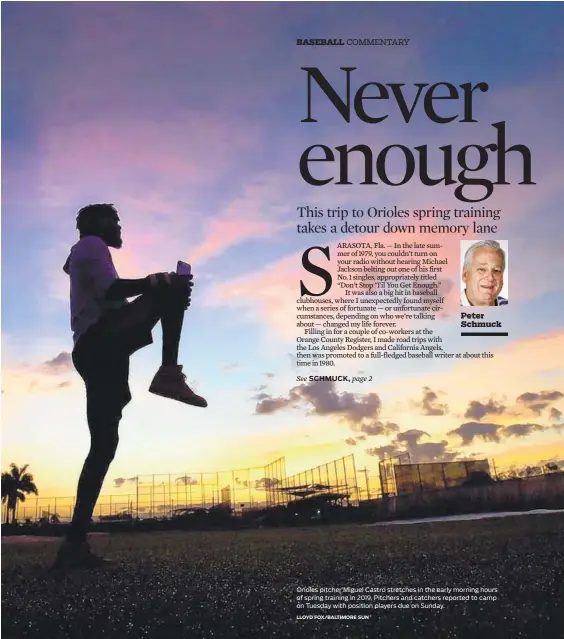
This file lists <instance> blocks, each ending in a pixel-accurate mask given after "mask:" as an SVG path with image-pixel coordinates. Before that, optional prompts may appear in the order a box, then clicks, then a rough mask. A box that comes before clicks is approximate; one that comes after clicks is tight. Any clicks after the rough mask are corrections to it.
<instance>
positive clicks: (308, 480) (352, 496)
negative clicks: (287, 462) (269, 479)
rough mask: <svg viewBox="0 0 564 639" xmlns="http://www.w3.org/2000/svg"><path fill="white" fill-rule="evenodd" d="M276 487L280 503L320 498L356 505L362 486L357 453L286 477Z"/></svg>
mask: <svg viewBox="0 0 564 639" xmlns="http://www.w3.org/2000/svg"><path fill="white" fill-rule="evenodd" d="M275 490H276V491H277V492H278V494H279V498H278V503H279V504H287V503H289V502H292V501H298V500H303V499H321V500H323V501H326V502H333V503H335V504H340V505H342V504H343V503H346V504H351V505H357V504H358V501H359V488H358V483H357V473H356V468H355V460H354V455H346V456H345V457H341V458H340V459H335V460H334V461H331V462H328V463H326V464H321V465H320V466H316V467H315V468H310V469H309V470H305V471H303V472H301V473H297V474H295V475H292V476H291V477H287V478H286V479H285V480H284V481H283V482H282V485H280V486H277V487H275Z"/></svg>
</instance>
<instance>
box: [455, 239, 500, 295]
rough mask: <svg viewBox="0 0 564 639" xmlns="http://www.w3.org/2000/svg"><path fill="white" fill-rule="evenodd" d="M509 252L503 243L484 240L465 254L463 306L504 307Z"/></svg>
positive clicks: (476, 243)
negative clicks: (504, 249) (506, 253)
mask: <svg viewBox="0 0 564 639" xmlns="http://www.w3.org/2000/svg"><path fill="white" fill-rule="evenodd" d="M504 272H505V253H504V252H503V249H502V248H501V246H500V244H499V242H496V241H495V240H481V241H479V242H475V243H474V244H472V246H471V247H470V248H469V249H468V250H467V251H466V254H465V255H464V265H463V267H462V281H463V282H464V285H465V288H464V290H463V291H462V292H461V295H460V305H461V306H504V305H506V304H507V303H508V300H506V299H505V298H504V297H501V296H500V295H499V294H500V293H501V289H502V288H503V273H504Z"/></svg>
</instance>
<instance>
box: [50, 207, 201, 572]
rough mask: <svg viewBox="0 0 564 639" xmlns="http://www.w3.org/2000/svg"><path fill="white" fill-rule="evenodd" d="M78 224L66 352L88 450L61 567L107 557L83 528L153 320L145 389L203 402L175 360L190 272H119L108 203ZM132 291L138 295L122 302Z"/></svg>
mask: <svg viewBox="0 0 564 639" xmlns="http://www.w3.org/2000/svg"><path fill="white" fill-rule="evenodd" d="M76 227H77V229H78V233H79V241H78V242H77V243H76V244H75V245H74V246H73V247H72V248H71V251H70V255H69V257H68V259H67V262H66V264H65V266H64V267H63V268H64V271H65V272H66V273H67V274H68V275H69V278H70V311H71V328H72V331H73V340H74V348H73V352H72V360H73V364H74V366H75V368H76V370H77V371H78V373H79V375H80V376H81V377H82V379H83V380H84V384H85V387H86V416H87V421H88V428H89V430H90V451H89V453H88V456H87V457H86V461H85V462H84V467H83V469H82V472H81V474H80V478H79V481H78V488H77V496H76V505H75V508H74V513H73V518H72V522H71V525H70V528H69V530H68V534H67V536H66V539H65V540H64V542H63V544H62V545H61V548H60V549H59V553H58V555H57V561H56V563H55V566H54V568H57V569H63V570H64V569H67V568H96V567H98V566H101V565H103V564H104V563H105V560H104V559H102V558H101V557H97V556H96V555H94V553H92V551H91V550H90V547H89V545H88V542H87V539H86V533H87V529H88V526H89V523H90V520H91V518H92V514H93V512H94V506H95V504H96V501H97V500H98V497H99V494H100V490H101V488H102V484H103V482H104V478H105V476H106V473H107V471H108V468H109V466H110V464H111V462H112V460H113V458H114V455H115V453H116V449H117V445H118V441H119V437H118V427H119V423H120V420H121V417H122V410H123V408H124V407H125V406H126V405H127V404H128V403H129V402H130V401H131V393H130V389H129V359H130V356H131V355H132V354H133V353H134V352H135V351H137V350H139V349H140V348H143V347H145V346H148V345H149V344H152V343H153V338H152V334H151V331H152V329H153V328H154V326H155V325H156V324H157V323H158V322H159V321H160V323H161V328H162V338H163V340H162V362H161V367H160V368H159V370H158V371H157V373H156V375H155V376H154V378H153V381H152V382H151V385H150V387H149V392H151V393H154V394H156V395H160V396H162V397H166V398H170V399H174V400H177V401H179V402H183V403H185V404H190V405H192V406H199V407H202V408H205V407H206V406H207V402H206V400H205V399H204V398H203V397H200V396H199V395H197V394H196V393H194V391H193V390H192V389H191V388H190V387H189V386H188V385H187V384H186V375H184V373H183V372H182V366H180V365H179V364H178V349H179V344H180V334H181V331H182V324H183V320H184V313H185V311H186V309H187V308H188V306H189V305H190V296H191V291H192V286H193V282H192V275H177V274H176V273H154V274H152V275H148V276H147V277H144V278H141V279H132V280H126V279H121V278H120V277H119V276H118V274H117V272H116V269H115V267H114V264H113V261H112V256H111V254H110V250H109V248H115V249H119V248H121V246H122V238H121V226H120V219H119V216H118V212H117V210H116V208H115V207H114V206H113V204H91V205H88V206H85V207H84V208H82V209H80V211H79V212H78V216H77V219H76ZM130 297H136V299H135V300H134V301H132V302H128V301H127V298H130Z"/></svg>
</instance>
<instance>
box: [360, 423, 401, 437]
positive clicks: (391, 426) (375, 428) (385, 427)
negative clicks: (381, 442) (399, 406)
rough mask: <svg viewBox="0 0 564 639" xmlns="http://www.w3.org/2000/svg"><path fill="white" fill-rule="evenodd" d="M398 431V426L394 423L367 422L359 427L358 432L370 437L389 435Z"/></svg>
mask: <svg viewBox="0 0 564 639" xmlns="http://www.w3.org/2000/svg"><path fill="white" fill-rule="evenodd" d="M398 430H399V426H398V425H397V424H395V423H394V422H368V423H363V424H361V425H360V431H361V432H362V433H365V434H366V435H371V436H376V435H389V434H390V433H393V432H396V431H398ZM357 439H358V437H357Z"/></svg>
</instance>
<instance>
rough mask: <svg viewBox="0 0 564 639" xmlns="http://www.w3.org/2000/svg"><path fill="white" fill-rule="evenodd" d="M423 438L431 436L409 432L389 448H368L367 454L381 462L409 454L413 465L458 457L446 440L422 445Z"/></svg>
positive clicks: (397, 438)
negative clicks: (388, 458) (395, 456)
mask: <svg viewBox="0 0 564 639" xmlns="http://www.w3.org/2000/svg"><path fill="white" fill-rule="evenodd" d="M423 437H429V434H428V433H426V432H424V431H422V430H418V429H411V430H407V431H404V432H403V433H398V435H397V436H396V438H395V440H394V441H392V442H391V443H390V444H388V445H387V446H378V447H374V448H368V449H367V450H366V451H365V452H366V454H367V455H371V456H373V457H378V458H379V459H380V460H382V459H385V458H387V457H391V456H394V455H398V454H400V453H409V458H410V461H411V463H412V464H418V463H423V462H433V461H443V462H446V461H453V460H454V459H456V458H457V457H458V452H457V451H452V450H448V446H449V443H448V442H447V441H446V440H442V441H440V442H432V441H431V442H423V443H421V441H420V440H421V439H422V438H423Z"/></svg>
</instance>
